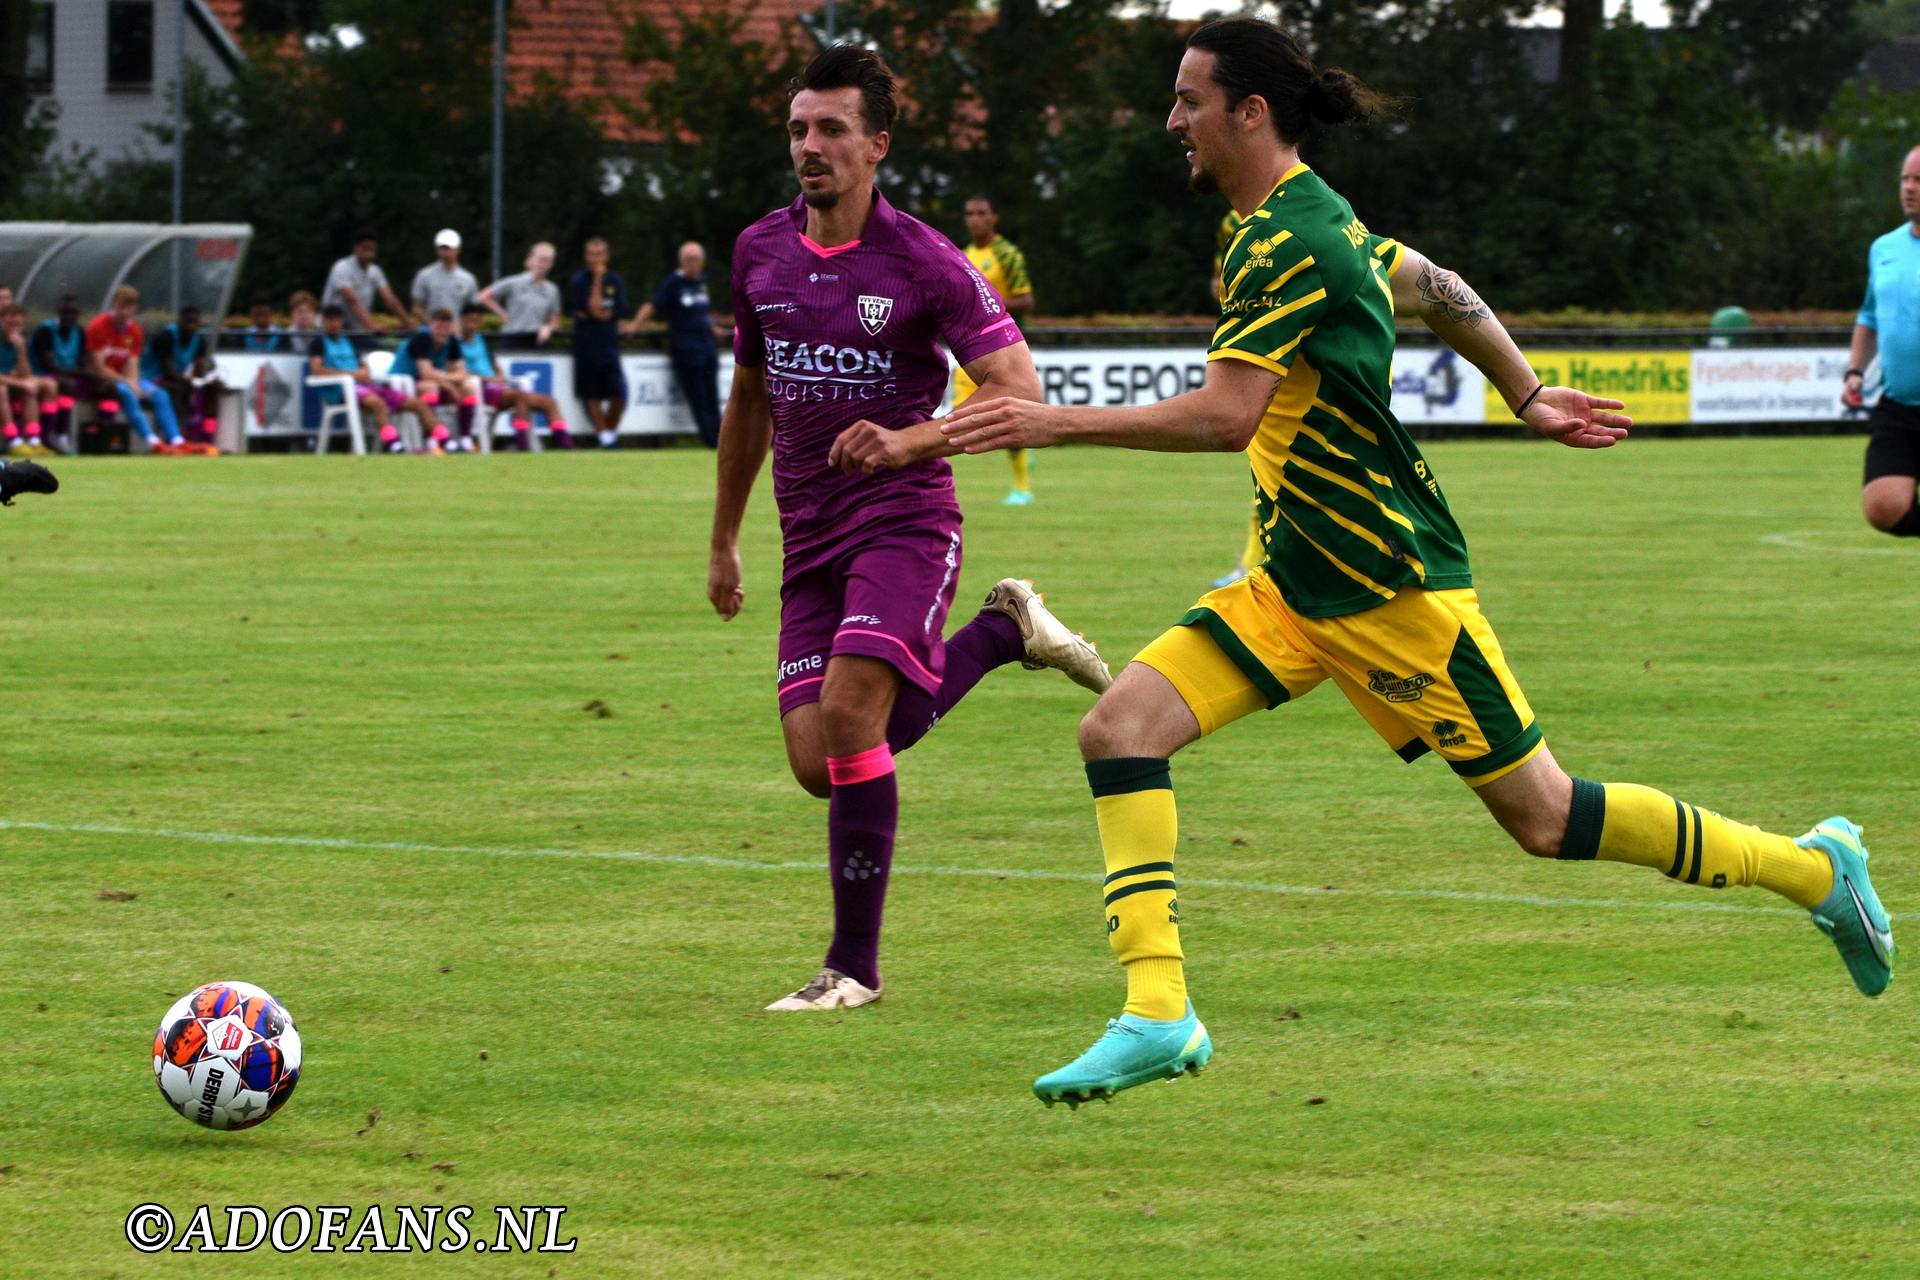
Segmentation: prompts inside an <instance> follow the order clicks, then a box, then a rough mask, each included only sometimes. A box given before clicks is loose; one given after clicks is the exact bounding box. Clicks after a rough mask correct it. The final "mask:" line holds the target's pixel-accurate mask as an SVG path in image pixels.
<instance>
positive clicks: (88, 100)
mask: <svg viewBox="0 0 1920 1280" xmlns="http://www.w3.org/2000/svg"><path fill="white" fill-rule="evenodd" d="M108 2H109V0H57V2H56V3H55V4H54V6H53V91H52V93H51V94H48V95H45V96H47V97H51V98H52V99H53V100H54V101H56V102H57V103H58V104H59V106H60V119H59V122H58V126H57V128H58V143H57V146H58V147H59V149H61V150H66V149H68V148H69V147H70V146H79V147H83V148H86V149H88V150H91V151H94V152H96V153H97V154H98V156H99V158H100V159H101V160H103V161H114V160H122V159H126V158H129V157H130V156H141V157H145V158H157V157H160V156H162V155H164V154H166V151H167V149H166V148H165V147H163V146H162V145H161V144H160V143H158V142H156V141H155V140H154V139H153V137H152V136H151V135H149V134H148V133H147V132H146V131H145V129H144V128H143V127H142V126H144V125H149V124H165V123H167V122H168V121H169V120H170V119H171V115H172V106H171V102H170V97H169V95H170V93H171V89H172V85H173V72H174V50H175V44H174V41H175V32H176V31H177V30H178V28H179V23H178V20H177V15H178V14H179V12H180V6H181V5H182V4H185V5H187V6H189V9H190V10H195V11H197V12H189V13H188V14H187V22H186V33H187V48H186V54H187V57H188V59H189V60H191V61H192V62H194V63H195V64H197V65H198V66H199V67H201V68H202V69H203V70H204V71H205V72H206V73H207V75H208V76H209V78H211V79H212V80H213V82H214V83H216V84H225V83H227V82H228V81H230V80H231V79H232V78H233V77H232V72H231V71H230V69H229V68H230V66H231V64H232V58H233V55H234V50H233V47H232V44H231V42H230V41H229V40H227V39H226V37H225V33H224V32H223V31H221V29H220V27H219V23H218V21H217V20H216V19H214V18H213V16H212V15H211V14H210V13H208V12H207V10H206V9H205V7H204V6H202V5H201V4H199V3H198V0H154V5H153V80H152V83H151V84H150V85H148V86H147V87H146V88H145V89H130V88H114V89H109V88H108V87H107V35H108V12H107V10H108ZM215 33H218V34H215Z"/></svg>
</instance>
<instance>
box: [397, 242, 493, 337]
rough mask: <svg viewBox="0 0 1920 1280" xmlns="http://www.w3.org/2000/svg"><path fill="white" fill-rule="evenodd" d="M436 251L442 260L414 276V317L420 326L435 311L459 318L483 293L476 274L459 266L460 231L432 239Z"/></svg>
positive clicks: (422, 269) (421, 269)
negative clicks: (474, 276) (475, 276)
mask: <svg viewBox="0 0 1920 1280" xmlns="http://www.w3.org/2000/svg"><path fill="white" fill-rule="evenodd" d="M433 251H434V253H435V254H436V255H437V256H438V257H439V259H440V260H439V261H438V262H436V263H434V264H433V265H432V266H430V267H422V268H420V270H418V271H416V272H415V273H414V276H413V315H414V319H415V320H417V321H419V322H420V323H421V324H425V323H426V322H427V317H428V316H430V315H432V314H433V313H434V312H436V311H446V312H447V313H449V314H451V315H456V316H457V315H459V314H460V311H461V308H463V307H465V306H466V305H467V304H468V303H469V302H472V301H473V300H474V298H475V296H477V295H478V294H479V292H480V282H479V281H478V280H475V279H474V278H473V272H471V271H468V270H467V269H466V268H465V267H463V266H461V265H460V233H459V232H458V231H455V230H454V229H453V228H451V227H448V228H447V229H445V230H443V231H441V232H440V234H438V235H436V236H435V237H434V238H433Z"/></svg>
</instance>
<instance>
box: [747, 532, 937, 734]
mask: <svg viewBox="0 0 1920 1280" xmlns="http://www.w3.org/2000/svg"><path fill="white" fill-rule="evenodd" d="M920 520H921V522H920V523H918V524H915V525H912V526H909V527H906V528H901V527H899V526H897V525H896V526H895V527H893V528H889V529H876V530H875V531H874V532H873V533H872V534H871V535H870V536H868V537H866V538H863V539H861V540H860V541H858V542H855V543H852V544H850V545H848V546H846V547H842V548H841V549H840V550H838V551H836V552H835V553H834V554H833V555H832V556H831V557H830V558H828V559H825V560H822V561H818V562H816V563H813V564H811V565H808V566H807V567H806V568H805V569H802V570H800V571H799V572H797V573H789V574H788V575H787V578H786V580H785V581H784V582H782V583H781V584H780V666H779V669H778V673H777V676H776V682H777V687H778V688H779V691H780V714H781V715H783V716H784V715H786V714H787V712H789V711H792V710H793V709H794V708H795V707H801V706H805V705H806V704H807V703H809V702H818V701H819V700H820V682H821V681H822V680H824V679H825V678H826V675H827V659H828V658H831V657H833V656H834V655H835V654H841V653H852V654H859V655H860V656H862V657H867V658H878V659H880V660H881V661H882V662H885V663H887V664H889V665H891V666H892V667H893V668H894V669H895V670H896V671H898V672H899V673H900V674H901V675H902V676H904V677H905V678H906V679H907V680H908V681H909V682H910V683H912V684H914V685H916V686H918V687H919V688H921V689H923V690H925V691H926V692H927V693H928V694H934V693H938V692H939V691H940V676H941V672H942V671H944V670H945V669H946V660H947V658H946V639H945V633H946V626H947V610H948V609H949V608H951V607H952V606H953V593H954V589H955V588H956V587H957V586H958V584H959V577H960V514H959V513H958V512H946V513H934V514H931V515H928V516H925V517H921V518H920Z"/></svg>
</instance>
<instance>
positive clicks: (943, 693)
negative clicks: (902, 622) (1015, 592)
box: [887, 609, 1021, 751]
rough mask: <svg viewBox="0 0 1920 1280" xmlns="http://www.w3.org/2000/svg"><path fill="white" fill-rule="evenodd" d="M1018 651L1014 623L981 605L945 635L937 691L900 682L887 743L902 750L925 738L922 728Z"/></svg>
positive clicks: (1011, 660) (931, 725) (1016, 631)
mask: <svg viewBox="0 0 1920 1280" xmlns="http://www.w3.org/2000/svg"><path fill="white" fill-rule="evenodd" d="M1020 653H1021V645H1020V626H1019V624H1018V623H1016V622H1014V620H1013V619H1012V618H1009V617H1008V616H1007V615H1006V614H1004V613H1002V612H1000V611H999V610H998V609H982V610H981V611H980V612H979V613H977V614H975V615H974V618H973V621H971V622H969V623H967V625H966V626H964V627H962V628H960V629H959V630H958V631H956V632H954V633H953V635H952V637H951V638H950V639H948V641H947V667H946V671H945V672H944V673H942V675H941V678H940V692H939V693H938V694H936V695H929V694H927V693H926V692H925V691H924V690H922V689H920V688H918V687H917V686H915V685H910V684H906V683H904V682H903V683H902V684H901V685H900V694H899V696H898V697H896V698H895V699H894V702H893V715H892V716H891V717H890V718H889V719H888V720H887V745H888V746H889V747H892V748H893V749H894V750H895V751H905V750H906V749H907V748H908V747H910V746H912V745H913V744H914V743H916V742H918V741H920V739H922V738H924V737H926V736H927V730H929V729H931V728H933V726H934V725H936V724H938V723H940V717H941V716H944V715H945V714H947V712H949V711H951V710H953V709H954V708H955V707H956V706H958V705H960V699H962V698H964V697H966V696H967V694H968V693H969V692H971V691H972V689H973V686H975V685H976V684H979V683H980V677H982V676H984V675H986V674H987V672H989V671H991V670H993V669H994V668H995V667H1001V666H1005V665H1006V664H1007V663H1009V662H1013V661H1015V660H1016V659H1018V658H1019V656H1020Z"/></svg>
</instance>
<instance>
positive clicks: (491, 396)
mask: <svg viewBox="0 0 1920 1280" xmlns="http://www.w3.org/2000/svg"><path fill="white" fill-rule="evenodd" d="M506 398H507V389H506V388H505V387H503V386H501V385H500V384H499V383H497V382H489V383H486V384H484V385H483V386H482V387H481V388H480V399H481V402H482V403H484V404H485V405H486V406H487V408H489V409H498V408H499V407H500V402H501V401H502V400H504V399H506Z"/></svg>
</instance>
